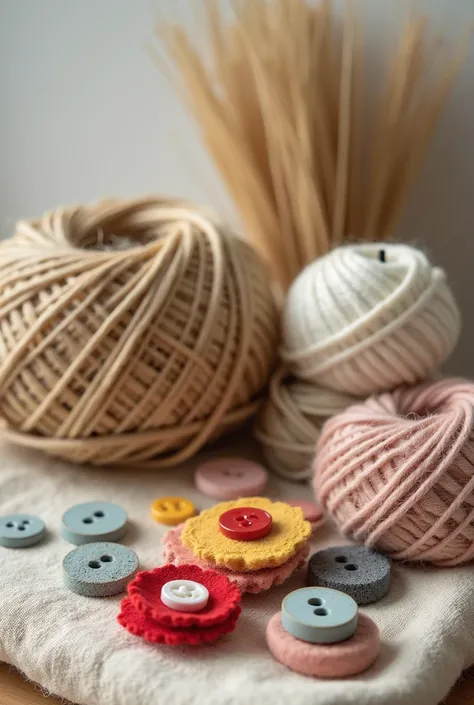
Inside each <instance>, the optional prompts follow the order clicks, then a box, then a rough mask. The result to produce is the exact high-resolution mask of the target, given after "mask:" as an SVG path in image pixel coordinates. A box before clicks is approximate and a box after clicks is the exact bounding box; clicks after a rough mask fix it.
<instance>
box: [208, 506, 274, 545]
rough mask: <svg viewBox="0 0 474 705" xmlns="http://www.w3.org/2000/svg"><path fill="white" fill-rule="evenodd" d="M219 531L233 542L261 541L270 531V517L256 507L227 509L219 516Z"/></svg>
mask: <svg viewBox="0 0 474 705" xmlns="http://www.w3.org/2000/svg"><path fill="white" fill-rule="evenodd" d="M219 529H220V530H221V532H222V533H223V534H224V536H227V538H229V539H233V540H234V541H255V540H256V539H263V537H264V536H267V534H269V533H270V531H271V530H272V515H271V514H269V513H268V512H266V511H265V510H264V509H257V508H256V507H237V508H236V509H229V510H228V511H227V512H224V513H223V514H221V515H220V517H219Z"/></svg>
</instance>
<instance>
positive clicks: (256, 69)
mask: <svg viewBox="0 0 474 705" xmlns="http://www.w3.org/2000/svg"><path fill="white" fill-rule="evenodd" d="M356 7H357V6H356V3H355V2H351V0H347V2H346V4H345V11H344V12H343V14H342V16H341V15H340V14H339V15H338V13H337V12H336V5H335V3H334V2H331V0H321V1H320V2H319V3H313V2H311V0H268V1H267V0H231V10H232V12H231V16H230V17H227V16H225V12H224V11H223V10H222V5H220V4H219V1H218V0H203V2H202V3H199V10H198V11H197V12H196V17H195V22H194V24H193V29H192V30H187V29H185V28H184V27H183V26H182V25H181V24H180V22H179V20H178V21H176V20H173V19H169V18H168V19H166V18H164V19H162V21H161V22H160V23H159V25H158V27H157V36H158V37H159V39H160V40H161V42H162V45H163V46H164V49H165V51H164V58H165V62H164V63H163V56H162V55H160V62H161V65H162V66H166V68H167V70H168V71H169V73H170V76H171V78H172V80H173V81H174V82H175V83H176V84H177V85H178V86H179V87H180V89H181V92H182V95H183V98H184V100H185V103H186V105H187V106H188V108H189V109H190V111H191V113H192V114H193V116H194V118H195V120H196V122H197V123H198V125H199V126H200V128H201V131H202V135H203V139H204V142H205V144H206V145H207V148H208V151H209V153H210V154H211V156H212V158H213V159H214V161H215V163H216V165H217V167H218V169H219V171H220V172H221V174H222V176H223V179H224V181H225V183H226V185H227V188H228V190H229V192H230V194H231V196H232V197H233V200H234V202H235V204H236V206H237V208H238V210H239V212H240V215H241V217H242V220H243V223H244V226H245V230H246V232H247V236H248V238H249V239H250V240H251V241H252V242H253V244H254V245H255V246H257V247H258V249H259V250H260V251H261V252H262V253H263V255H264V256H265V258H266V259H267V260H268V262H269V263H270V265H271V268H272V271H273V274H274V278H275V281H276V282H277V283H278V284H279V285H280V287H281V289H282V290H283V291H287V290H288V288H289V286H290V285H291V283H292V281H293V280H294V278H295V277H296V276H297V274H298V273H299V272H300V271H301V270H302V269H303V268H304V267H305V266H306V265H307V264H308V263H310V262H312V261H313V260H314V259H315V258H317V257H319V256H321V255H323V254H325V253H326V252H327V251H328V250H329V249H331V248H332V247H333V246H335V245H339V244H343V243H345V242H348V241H361V240H369V241H373V240H378V241H381V240H388V239H390V238H391V237H392V236H393V235H394V233H395V231H396V227H397V224H398V222H399V218H400V216H401V214H402V210H403V206H404V204H405V202H406V200H407V195H408V194H409V192H410V189H411V188H412V185H413V182H414V179H415V177H416V174H417V172H418V170H419V168H420V166H421V164H422V161H423V158H424V156H425V153H426V151H427V147H428V146H429V142H430V138H431V136H432V134H433V130H434V128H435V126H436V122H437V119H438V117H439V115H440V112H441V109H442V107H443V105H444V103H445V101H446V98H447V95H448V92H449V89H450V88H451V86H452V84H453V82H454V79H455V77H456V75H457V73H458V72H459V70H460V68H461V66H462V64H463V61H464V57H465V54H466V49H467V47H468V41H467V38H468V36H466V37H465V38H464V39H463V40H461V41H459V42H455V43H452V42H447V41H445V40H443V39H442V38H440V37H439V36H437V35H436V34H435V33H434V32H433V31H432V30H431V28H430V25H429V22H428V20H427V19H426V18H425V17H419V16H418V17H415V16H413V15H412V14H408V16H407V17H406V20H405V23H404V24H403V26H401V28H400V31H399V33H398V36H397V37H396V41H395V44H394V47H393V51H391V52H390V51H389V50H388V51H387V66H386V75H385V80H384V81H383V83H382V84H381V87H380V88H379V90H378V92H376V94H375V95H373V91H372V92H371V90H370V89H371V88H373V86H370V85H369V83H370V82H369V81H368V78H367V73H368V72H367V63H368V62H367V57H366V55H365V54H366V52H365V49H366V47H365V44H366V42H365V41H364V37H363V28H362V24H363V22H362V21H361V16H360V13H358V12H357V11H356ZM198 42H199V43H198ZM349 401H350V397H348V396H347V395H345V394H339V395H338V393H337V392H335V391H332V392H330V391H328V390H325V389H324V388H321V387H320V386H319V385H316V384H313V383H312V382H307V381H306V382H304V381H302V380H293V379H292V378H291V377H288V374H287V371H286V370H285V369H284V368H280V369H279V370H278V371H277V372H276V374H275V375H274V377H273V380H272V384H271V388H270V399H269V401H268V403H267V406H266V408H264V410H263V412H262V414H261V416H260V421H259V424H258V428H257V436H258V437H259V439H260V440H261V441H262V443H263V445H264V449H265V451H266V455H267V459H268V461H269V463H270V464H271V465H272V466H273V467H274V469H275V470H276V471H277V472H279V473H280V474H282V475H284V476H286V477H292V478H294V479H302V478H304V477H308V476H309V474H310V469H309V465H310V461H311V458H312V456H313V453H314V445H315V442H316V440H317V438H318V435H319V430H320V428H321V425H322V423H323V422H324V420H325V418H327V415H330V414H331V410H332V411H334V410H338V411H341V410H342V409H343V408H345V406H346V405H347V404H348V403H349ZM328 405H329V406H328ZM329 407H330V408H329Z"/></svg>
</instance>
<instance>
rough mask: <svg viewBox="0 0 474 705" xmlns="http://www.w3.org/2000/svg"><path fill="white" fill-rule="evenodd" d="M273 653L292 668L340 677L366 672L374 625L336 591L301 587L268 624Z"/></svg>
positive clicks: (375, 638)
mask: <svg viewBox="0 0 474 705" xmlns="http://www.w3.org/2000/svg"><path fill="white" fill-rule="evenodd" d="M266 636H267V644H268V648H269V649H270V651H271V652H272V654H273V656H274V657H275V658H276V659H277V660H278V661H280V663H283V664H284V665H285V666H288V668H291V669H292V670H293V671H296V672H298V673H302V674H303V675H307V676H316V677H318V678H343V677H345V676H352V675H356V674H358V673H361V672H362V671H365V670H366V669H367V668H369V666H371V665H372V663H373V662H374V661H375V659H376V658H377V655H378V652H379V647H380V636H379V631H378V628H377V626H376V624H375V623H374V622H373V621H372V620H371V619H370V618H369V617H368V616H367V615H365V614H362V613H361V612H359V611H358V607H357V603H356V602H355V600H353V599H352V597H350V596H349V595H346V594H345V593H343V592H339V591H338V590H332V589H330V588H321V587H309V588H302V589H301V590H295V591H294V592H291V593H290V594H289V595H287V596H286V597H285V598H284V600H283V602H282V606H281V612H278V613H277V614H275V615H274V616H273V617H272V618H271V619H270V621H269V623H268V626H267V632H266Z"/></svg>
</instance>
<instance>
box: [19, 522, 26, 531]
mask: <svg viewBox="0 0 474 705" xmlns="http://www.w3.org/2000/svg"><path fill="white" fill-rule="evenodd" d="M25 529H26V526H22V525H21V524H20V526H19V527H18V531H24V530H25Z"/></svg>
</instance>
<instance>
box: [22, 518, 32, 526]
mask: <svg viewBox="0 0 474 705" xmlns="http://www.w3.org/2000/svg"><path fill="white" fill-rule="evenodd" d="M21 523H22V524H23V525H24V526H28V525H29V524H31V521H30V520H29V519H23V521H22V522H21Z"/></svg>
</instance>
